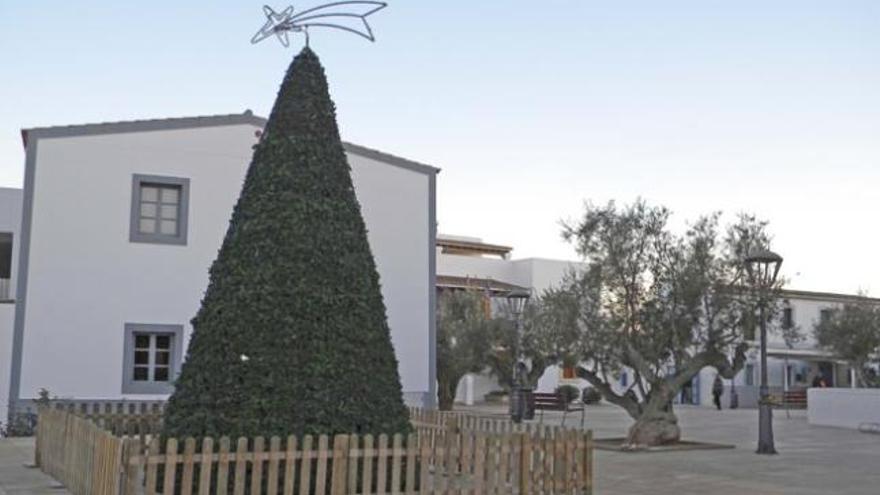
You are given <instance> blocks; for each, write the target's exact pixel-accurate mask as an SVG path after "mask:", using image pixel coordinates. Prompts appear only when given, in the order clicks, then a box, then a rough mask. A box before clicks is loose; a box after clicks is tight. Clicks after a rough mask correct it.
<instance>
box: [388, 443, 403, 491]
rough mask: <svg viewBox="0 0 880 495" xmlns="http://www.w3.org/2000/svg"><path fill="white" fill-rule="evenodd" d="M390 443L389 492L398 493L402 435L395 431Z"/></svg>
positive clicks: (400, 472)
mask: <svg viewBox="0 0 880 495" xmlns="http://www.w3.org/2000/svg"><path fill="white" fill-rule="evenodd" d="M391 443H392V445H391V449H392V450H391V493H392V494H393V495H399V494H400V488H401V486H400V477H401V474H402V470H403V469H402V465H401V457H402V456H401V453H402V451H403V436H402V435H401V434H400V433H395V434H394V436H393V437H392V442H391Z"/></svg>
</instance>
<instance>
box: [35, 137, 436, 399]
mask: <svg viewBox="0 0 880 495" xmlns="http://www.w3.org/2000/svg"><path fill="white" fill-rule="evenodd" d="M255 129H256V128H255V127H253V126H251V125H237V126H223V127H208V128H196V129H183V130H169V131H153V132H140V133H125V134H111V135H98V136H87V137H71V138H51V139H41V140H39V141H38V147H37V166H36V177H35V181H34V183H35V200H34V211H33V219H32V226H31V233H32V235H31V253H30V266H29V274H28V275H29V278H28V299H27V308H26V311H27V314H26V320H25V335H24V353H23V372H22V382H21V391H20V396H21V397H23V398H26V397H32V396H34V395H35V394H36V392H37V390H38V389H39V388H41V387H45V388H48V389H49V390H50V391H51V393H53V394H57V395H58V396H60V397H77V398H92V399H100V398H120V397H122V394H121V382H122V366H123V364H122V358H123V356H122V351H123V329H124V324H125V322H137V323H167V324H182V325H184V328H185V334H186V336H185V339H187V340H188V337H189V333H190V331H191V327H190V325H189V321H190V319H191V318H192V317H193V316H194V315H195V314H196V311H197V309H198V306H199V302H200V299H201V296H202V294H203V291H204V290H205V288H206V286H207V282H208V268H209V266H210V264H211V262H212V261H213V260H214V258H215V257H216V254H217V250H218V249H219V247H220V244H221V240H222V238H223V236H224V234H225V232H226V229H227V226H228V222H229V218H230V215H231V212H232V206H233V205H234V203H235V201H236V199H237V198H238V194H239V191H240V189H241V186H242V182H243V180H244V174H245V170H246V168H247V166H248V164H249V162H250V159H251V153H252V149H251V147H252V146H253V145H254V144H255V142H256V137H255V135H254V131H255ZM350 158H351V165H352V168H353V171H354V172H353V178H354V182H355V189H356V192H357V194H358V196H359V199H360V201H361V203H362V207H363V213H364V217H365V221H366V225H367V229H368V231H369V240H370V243H371V245H372V248H373V254H374V255H375V257H376V261H377V265H378V270H379V273H380V282H381V284H382V291H383V295H384V299H385V303H386V305H387V307H388V316H389V323H390V326H391V330H392V339H393V342H394V345H395V347H396V350H397V355H398V359H399V361H400V363H401V368H400V369H401V375H402V376H403V378H404V383H403V388H404V391H405V392H410V393H424V392H426V391H427V390H428V389H429V387H428V374H429V360H428V359H427V355H428V345H429V342H428V327H429V319H428V317H427V315H428V308H429V306H430V305H429V295H430V292H431V290H432V288H431V287H429V285H430V283H429V274H428V262H427V259H428V250H429V241H428V228H429V226H428V197H427V191H428V176H426V175H423V174H419V173H416V172H412V171H408V170H403V169H400V168H397V167H393V166H390V165H384V164H381V163H378V162H373V161H371V160H368V159H365V158H361V157H357V156H351V157H350ZM134 173H138V174H153V175H164V176H173V177H186V178H189V179H190V203H189V234H188V243H187V245H186V246H175V245H159V244H142V243H131V242H129V213H130V204H131V203H130V202H131V184H132V174H134ZM184 349H185V347H184ZM129 398H141V399H146V398H149V396H143V395H137V396H129Z"/></svg>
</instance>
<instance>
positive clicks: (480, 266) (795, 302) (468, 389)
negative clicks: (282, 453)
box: [437, 235, 880, 407]
mask: <svg viewBox="0 0 880 495" xmlns="http://www.w3.org/2000/svg"><path fill="white" fill-rule="evenodd" d="M437 244H438V258H437V259H438V262H437V267H438V272H437V274H438V275H437V282H438V289H439V290H444V289H450V288H451V289H466V288H467V289H476V290H482V291H484V292H486V293H488V294H489V295H490V296H495V297H498V298H500V297H503V296H504V294H506V293H507V292H509V291H510V290H514V289H526V290H529V291H531V292H532V294H533V295H534V296H539V295H540V294H541V292H543V291H544V290H545V289H547V288H549V287H552V286H555V285H557V284H559V283H561V282H562V281H563V278H564V276H565V275H566V273H569V272H570V271H572V270H578V269H580V268H582V267H583V266H584V265H583V264H582V263H579V262H575V261H563V260H547V259H539V258H531V259H518V260H517V259H512V256H511V254H512V251H513V249H512V248H511V247H509V246H502V245H496V244H488V243H485V242H483V241H482V240H481V239H479V238H473V237H453V236H442V235H441V236H439V237H438V241H437ZM782 297H783V301H782V313H781V314H780V315H779V318H778V321H775V322H774V323H772V324H771V326H770V329H769V332H768V356H769V358H768V362H767V372H768V379H769V384H770V392H771V393H772V394H774V395H777V396H778V395H781V394H782V393H783V392H785V391H795V390H806V389H807V388H809V387H811V386H813V385H814V383H818V381H819V380H821V382H822V383H823V384H824V385H825V386H828V387H853V386H855V383H854V381H853V371H852V370H851V368H850V367H849V366H848V365H847V364H846V363H844V362H842V361H840V360H838V359H835V358H834V357H833V356H832V355H831V353H829V352H828V351H826V350H823V349H821V348H819V346H818V345H817V343H816V341H815V338H814V336H813V327H814V326H815V325H816V323H818V322H819V321H820V320H821V319H822V318H827V317H828V316H829V315H830V311H833V310H834V309H837V308H839V307H841V306H842V305H843V304H844V303H846V302H852V301H854V300H856V296H853V295H847V294H832V293H823V292H808V291H797V290H785V291H783V293H782ZM873 301H875V302H877V303H878V304H880V299H874V300H873ZM783 326H785V327H788V328H791V327H794V328H795V329H796V330H798V332H797V333H798V334H799V337H800V338H799V340H797V341H795V342H786V341H785V339H784V338H783V332H781V331H780V330H781V327H783ZM758 335H759V333H758V331H757V329H756V331H755V333H754V336H753V337H754V338H757V337H758ZM749 342H750V344H751V345H750V350H749V352H748V361H747V362H746V365H745V367H744V369H743V370H742V371H740V372H739V374H737V376H736V377H735V379H733V380H727V379H724V380H723V383H724V385H725V392H724V395H723V397H722V403H723V405H724V407H730V399H731V397H732V396H733V395H734V393H735V394H736V396H737V402H738V407H757V400H758V385H759V381H760V372H761V370H760V356H759V355H758V348H759V344H760V343H759V342H758V341H757V340H754V339H753V340H750V341H749ZM716 374H717V372H716V371H715V369H713V368H708V367H707V368H704V369H703V370H702V371H701V372H700V373H699V374H698V375H697V376H695V377H694V379H693V380H691V382H690V383H689V384H688V385H687V386H685V387H684V388H683V389H682V391H681V392H680V393H679V394H678V396H677V397H676V403H679V404H689V405H700V406H706V407H713V401H712V385H713V382H714V380H715V376H716ZM632 376H633V375H632V373H630V372H627V371H626V370H624V371H622V372H621V373H620V374H618V375H617V376H616V377H615V380H616V383H613V384H612V386H613V388H614V389H615V391H617V392H618V393H622V392H624V391H625V390H626V389H627V388H629V387H630V386H632ZM560 385H573V386H575V387H577V388H578V389H583V388H585V387H588V386H589V384H588V383H587V382H586V380H582V379H580V378H577V377H576V374H575V370H574V369H573V368H564V367H561V366H551V367H549V368H548V369H547V370H546V371H545V372H544V374H543V376H541V378H540V379H539V380H538V385H537V390H538V391H540V392H552V391H554V390H555V389H556V388H557V387H559V386H560ZM500 389H501V387H500V386H499V385H498V382H497V380H496V379H495V377H493V376H491V375H489V374H487V373H472V374H469V375H467V376H466V377H465V378H464V379H462V381H461V383H460V384H459V386H458V391H457V394H456V400H457V401H458V402H461V403H465V404H473V403H475V402H481V401H483V400H484V398H485V396H486V394H489V393H491V392H493V391H498V390H500Z"/></svg>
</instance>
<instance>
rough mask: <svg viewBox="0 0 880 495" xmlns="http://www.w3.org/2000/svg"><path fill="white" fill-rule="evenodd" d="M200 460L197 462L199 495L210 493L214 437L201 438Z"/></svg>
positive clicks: (208, 494)
mask: <svg viewBox="0 0 880 495" xmlns="http://www.w3.org/2000/svg"><path fill="white" fill-rule="evenodd" d="M201 454H202V460H201V462H200V463H199V495H210V494H211V468H212V467H213V466H214V462H213V460H212V459H213V457H214V439H213V438H211V437H205V438H204V439H203V440H202V452H201Z"/></svg>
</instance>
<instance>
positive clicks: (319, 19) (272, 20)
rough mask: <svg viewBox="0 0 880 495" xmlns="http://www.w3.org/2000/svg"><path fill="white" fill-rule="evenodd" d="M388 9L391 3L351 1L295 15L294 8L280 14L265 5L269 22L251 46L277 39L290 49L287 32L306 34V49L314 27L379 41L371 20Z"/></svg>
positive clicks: (366, 0)
mask: <svg viewBox="0 0 880 495" xmlns="http://www.w3.org/2000/svg"><path fill="white" fill-rule="evenodd" d="M387 6H388V4H387V3H385V2H374V1H368V0H362V1H361V0H350V1H345V2H332V3H328V4H324V5H319V6H317V7H312V8H310V9H306V10H303V11H300V12H298V13H294V8H293V6H292V5H291V6H289V7H287V8H286V9H284V10H282V11H281V12H276V11H275V10H274V9H273V8H272V7H269V6H268V5H264V6H263V14H265V15H266V23H265V24H263V27H262V28H260V30H259V31H257V34H255V35H254V37H253V38H251V43H253V44H256V43H259V42H261V41H263V40H264V39H266V38H271V37H272V36H275V37H277V38H278V41H280V42H281V44H282V45H284V46H285V47H287V46H290V40H289V39H288V37H287V33H288V32H294V33H303V34H305V36H306V46H308V44H309V28H310V27H326V28H333V29H340V30H342V31H347V32H349V33H352V34H356V35H358V36H361V37H363V38H366V39H368V40H370V41H376V37H375V36H373V29H372V28H371V27H370V24H369V23H368V22H367V17H368V16H370V15H372V14H374V13H376V12H378V11H380V10H382V9H384V8H385V7H387Z"/></svg>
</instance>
